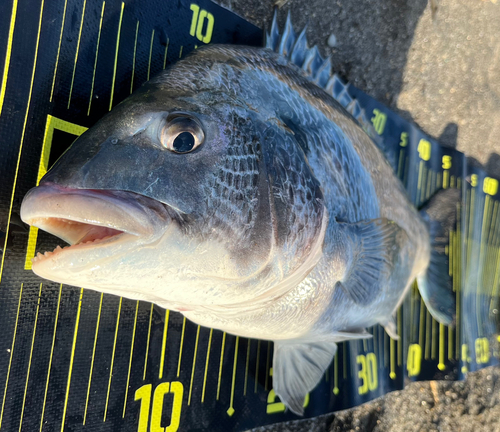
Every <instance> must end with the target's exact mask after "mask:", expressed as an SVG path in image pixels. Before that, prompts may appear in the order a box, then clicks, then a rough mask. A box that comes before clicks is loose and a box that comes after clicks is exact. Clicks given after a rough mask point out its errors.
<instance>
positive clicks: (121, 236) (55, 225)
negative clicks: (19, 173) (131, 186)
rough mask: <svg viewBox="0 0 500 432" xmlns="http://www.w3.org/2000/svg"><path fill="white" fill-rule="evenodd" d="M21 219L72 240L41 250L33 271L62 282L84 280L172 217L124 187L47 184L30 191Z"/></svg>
mask: <svg viewBox="0 0 500 432" xmlns="http://www.w3.org/2000/svg"><path fill="white" fill-rule="evenodd" d="M21 219H22V220H23V221H24V222H25V223H27V224H29V225H31V226H35V227H37V228H40V229H42V230H44V231H47V232H49V233H50V234H53V235H55V236H57V237H59V238H60V239H62V240H63V241H65V242H67V243H69V246H66V247H64V248H62V247H60V246H58V247H57V248H56V249H55V250H54V251H53V252H45V254H44V255H42V254H40V253H39V254H38V256H37V257H35V258H34V259H33V266H32V269H33V271H34V272H35V273H36V274H37V275H39V276H41V277H43V278H46V279H49V280H54V281H56V282H61V283H71V284H73V285H74V284H75V283H78V282H79V278H78V275H77V274H85V273H87V274H88V273H92V270H95V268H96V266H97V267H99V266H100V265H101V263H102V262H103V261H104V260H106V258H109V257H112V256H117V255H126V254H127V253H130V252H132V251H133V249H134V248H137V247H138V246H140V245H144V244H149V243H151V242H154V241H155V240H156V239H158V238H159V237H161V235H162V234H163V232H164V231H165V230H166V228H167V227H168V225H169V223H170V222H171V220H170V218H169V216H168V212H167V211H166V209H165V206H163V205H162V204H160V203H157V202H156V201H155V200H151V199H149V198H145V197H141V196H139V195H137V194H133V193H130V192H123V191H100V190H88V189H70V188H65V187H61V186H57V185H54V184H44V185H42V186H38V187H36V188H33V189H32V190H31V191H29V192H28V194H27V195H26V197H25V198H24V200H23V203H22V206H21Z"/></svg>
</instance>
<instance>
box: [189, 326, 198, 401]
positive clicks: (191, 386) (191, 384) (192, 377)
mask: <svg viewBox="0 0 500 432" xmlns="http://www.w3.org/2000/svg"><path fill="white" fill-rule="evenodd" d="M199 338H200V326H198V329H197V330H196V341H195V343H194V354H193V368H192V369H191V382H190V383H189V397H188V406H189V405H191V393H192V391H193V380H194V370H195V368H196V354H197V353H198V340H199Z"/></svg>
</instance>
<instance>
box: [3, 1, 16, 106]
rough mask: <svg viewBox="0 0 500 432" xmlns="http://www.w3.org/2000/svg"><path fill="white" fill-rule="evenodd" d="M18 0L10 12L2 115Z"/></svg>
mask: <svg viewBox="0 0 500 432" xmlns="http://www.w3.org/2000/svg"><path fill="white" fill-rule="evenodd" d="M16 14H17V0H14V2H13V3H12V11H11V13H10V25H9V36H7V52H6V53H5V63H4V65H3V75H2V86H1V87H0V115H2V108H3V101H4V99H5V90H6V89H7V78H8V76H9V66H10V56H11V54H12V40H13V39H14V27H15V26H16Z"/></svg>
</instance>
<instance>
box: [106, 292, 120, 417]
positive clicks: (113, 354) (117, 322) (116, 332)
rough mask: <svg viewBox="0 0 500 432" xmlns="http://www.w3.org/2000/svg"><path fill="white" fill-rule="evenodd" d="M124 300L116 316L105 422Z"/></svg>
mask: <svg viewBox="0 0 500 432" xmlns="http://www.w3.org/2000/svg"><path fill="white" fill-rule="evenodd" d="M122 302H123V297H120V303H119V304H118V314H117V317H116V327H115V338H114V341H113V351H112V354H111V366H110V367H109V381H108V392H107V394H106V406H105V407H104V418H103V420H102V421H103V422H105V421H106V417H107V415H108V404H109V393H110V392H111V380H112V379H113V367H114V365H115V353H116V340H117V339H118V329H119V327H120V315H121V313H122Z"/></svg>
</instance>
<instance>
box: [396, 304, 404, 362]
mask: <svg viewBox="0 0 500 432" xmlns="http://www.w3.org/2000/svg"><path fill="white" fill-rule="evenodd" d="M397 320H398V336H399V340H398V366H401V365H402V364H403V335H402V332H403V322H402V320H403V318H402V316H401V308H399V309H398V311H397Z"/></svg>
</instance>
